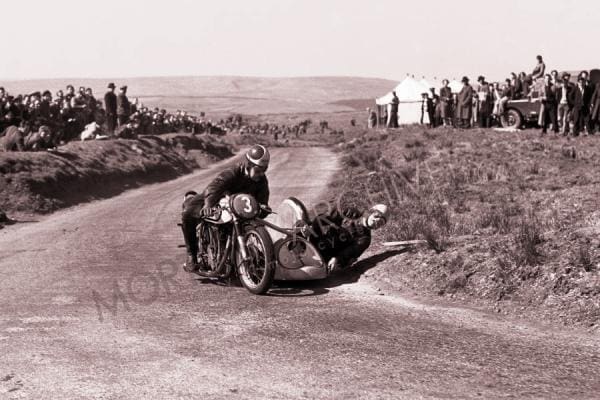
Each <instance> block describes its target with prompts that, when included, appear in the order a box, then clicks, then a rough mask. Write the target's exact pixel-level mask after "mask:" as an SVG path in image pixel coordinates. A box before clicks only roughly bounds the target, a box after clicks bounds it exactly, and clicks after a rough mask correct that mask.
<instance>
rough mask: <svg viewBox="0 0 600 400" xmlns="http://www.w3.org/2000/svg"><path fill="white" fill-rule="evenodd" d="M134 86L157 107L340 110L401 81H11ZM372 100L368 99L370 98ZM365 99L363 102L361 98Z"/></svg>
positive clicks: (25, 86)
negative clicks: (351, 101) (352, 101)
mask: <svg viewBox="0 0 600 400" xmlns="http://www.w3.org/2000/svg"><path fill="white" fill-rule="evenodd" d="M108 82H115V83H116V84H117V86H120V85H123V84H126V85H127V86H128V87H129V90H128V95H129V97H130V99H133V98H135V97H138V98H139V99H140V102H142V103H144V104H146V105H148V106H152V107H164V108H167V109H171V110H173V109H179V108H181V109H184V110H187V111H189V112H194V113H198V112H200V111H205V112H207V113H209V114H210V115H221V114H228V113H231V112H240V113H244V114H264V113H295V112H338V111H353V110H356V108H355V107H353V106H352V103H344V100H356V99H367V100H368V99H374V98H375V97H377V96H380V95H382V94H384V93H386V92H388V91H389V90H390V89H391V88H393V87H394V86H395V85H396V84H397V82H394V81H391V80H386V79H377V78H356V77H304V78H254V77H236V76H212V77H211V76H200V77H148V78H121V79H119V78H102V79H86V78H79V79H78V78H73V79H46V80H23V81H6V82H3V83H2V85H3V86H4V87H5V88H6V89H7V90H8V91H9V92H10V93H15V94H18V93H31V92H34V91H36V90H44V89H49V90H51V91H52V92H53V93H55V92H56V91H57V90H58V89H64V88H65V86H66V85H67V84H69V83H70V84H72V85H74V86H75V87H78V86H86V87H91V88H92V89H93V90H94V93H95V94H96V96H97V97H101V96H102V95H103V94H104V92H105V91H106V84H107V83H108ZM367 103H368V101H367ZM360 104H361V105H362V104H365V103H364V102H361V103H360Z"/></svg>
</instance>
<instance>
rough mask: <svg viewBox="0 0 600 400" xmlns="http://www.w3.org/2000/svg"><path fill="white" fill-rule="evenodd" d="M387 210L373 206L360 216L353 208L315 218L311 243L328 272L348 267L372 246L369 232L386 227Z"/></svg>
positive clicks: (312, 225)
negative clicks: (325, 264)
mask: <svg viewBox="0 0 600 400" xmlns="http://www.w3.org/2000/svg"><path fill="white" fill-rule="evenodd" d="M388 217H389V210H388V207H387V206H386V205H385V204H376V205H374V206H373V207H371V208H370V209H369V210H367V211H366V212H363V213H361V212H360V211H358V209H356V208H354V207H346V208H344V209H343V210H342V211H341V212H340V210H339V209H338V208H337V207H333V211H331V212H329V213H325V214H319V215H317V216H316V217H315V218H314V219H313V221H312V222H311V224H310V231H309V233H310V238H309V240H310V242H311V243H312V244H313V245H314V246H315V247H316V248H317V249H318V250H319V253H320V254H321V257H322V258H323V261H325V262H326V263H327V268H328V270H329V271H333V270H335V269H339V268H344V267H349V266H350V265H352V264H353V263H354V262H355V261H356V260H357V259H358V257H360V255H361V254H362V253H364V252H365V250H367V248H368V247H369V245H370V244H371V231H372V230H374V229H379V228H381V227H382V226H384V225H385V224H386V223H387V219H388Z"/></svg>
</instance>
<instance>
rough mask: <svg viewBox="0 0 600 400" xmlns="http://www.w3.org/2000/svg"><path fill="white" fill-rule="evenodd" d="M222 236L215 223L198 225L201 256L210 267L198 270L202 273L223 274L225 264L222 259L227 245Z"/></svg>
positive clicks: (210, 274)
mask: <svg viewBox="0 0 600 400" xmlns="http://www.w3.org/2000/svg"><path fill="white" fill-rule="evenodd" d="M220 236H221V235H220V232H219V228H218V227H216V226H214V225H211V224H208V223H202V224H200V226H199V227H198V241H199V243H198V244H199V249H200V254H199V257H201V258H202V261H201V262H203V264H204V265H205V266H206V268H208V270H205V271H202V270H200V271H198V273H199V274H200V275H204V276H211V277H215V276H218V275H220V274H221V270H222V265H223V263H222V262H221V260H222V258H223V257H224V256H225V254H224V251H223V249H224V247H225V246H224V243H223V242H222V241H221V237H220ZM199 261H200V260H199Z"/></svg>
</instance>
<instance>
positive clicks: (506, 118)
mask: <svg viewBox="0 0 600 400" xmlns="http://www.w3.org/2000/svg"><path fill="white" fill-rule="evenodd" d="M500 122H501V123H502V127H503V128H512V129H519V128H521V125H522V124H523V117H521V113H520V112H518V111H517V110H515V109H513V108H511V109H508V110H507V111H506V112H505V113H504V115H503V116H502V118H501V119H500Z"/></svg>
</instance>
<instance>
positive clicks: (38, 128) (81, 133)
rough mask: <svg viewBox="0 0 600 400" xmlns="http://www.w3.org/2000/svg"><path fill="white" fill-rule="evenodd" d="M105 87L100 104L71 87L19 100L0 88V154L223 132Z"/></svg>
mask: <svg viewBox="0 0 600 400" xmlns="http://www.w3.org/2000/svg"><path fill="white" fill-rule="evenodd" d="M115 89H116V86H115V84H114V83H112V82H111V83H109V84H108V91H107V92H106V94H105V95H104V99H103V100H104V101H101V100H98V99H97V98H96V97H95V96H94V94H93V92H92V89H91V88H89V87H88V88H86V87H79V89H78V90H77V91H76V90H75V87H74V86H73V85H68V86H67V87H66V89H65V91H63V90H58V91H57V92H56V93H55V94H54V95H53V94H52V93H51V92H50V91H49V90H45V91H43V92H39V91H38V92H34V93H31V94H25V95H23V94H19V95H16V96H13V95H11V94H10V93H8V92H7V91H6V90H5V89H4V88H3V87H0V150H5V151H35V150H41V149H49V148H55V147H56V146H58V145H59V144H62V143H66V142H69V141H72V140H79V139H80V140H88V139H109V138H133V137H136V136H138V135H144V134H145V135H148V134H161V133H168V132H191V133H204V132H208V133H215V134H219V133H224V132H225V130H226V129H227V128H226V127H224V126H222V125H219V124H213V123H212V122H211V121H210V120H205V118H204V113H201V114H200V116H196V115H190V114H188V113H187V112H186V111H181V110H177V111H176V112H174V113H170V112H167V110H165V109H159V108H152V109H151V108H149V107H146V106H144V105H143V104H142V105H140V104H139V101H138V99H137V98H136V99H134V100H133V101H130V100H129V98H128V97H127V86H121V87H120V88H119V93H118V94H115V93H114V92H115Z"/></svg>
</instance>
